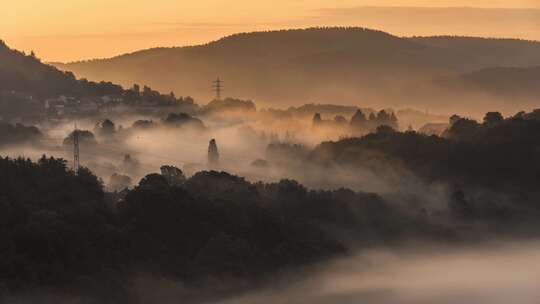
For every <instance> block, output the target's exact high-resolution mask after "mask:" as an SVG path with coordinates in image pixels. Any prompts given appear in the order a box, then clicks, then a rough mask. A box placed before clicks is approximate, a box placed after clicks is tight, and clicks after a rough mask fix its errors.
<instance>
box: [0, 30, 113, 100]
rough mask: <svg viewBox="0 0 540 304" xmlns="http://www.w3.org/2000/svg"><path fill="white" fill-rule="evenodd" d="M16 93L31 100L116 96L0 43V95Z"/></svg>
mask: <svg viewBox="0 0 540 304" xmlns="http://www.w3.org/2000/svg"><path fill="white" fill-rule="evenodd" d="M5 91H16V92H20V93H24V94H27V95H30V96H34V97H57V96H60V95H67V96H94V95H106V94H120V93H122V91H123V90H122V88H121V87H120V86H118V85H114V84H112V83H110V82H100V83H94V82H89V81H86V80H77V79H76V78H75V76H74V75H73V73H71V72H64V71H61V70H59V69H57V68H56V67H54V66H52V65H49V64H45V63H42V62H41V60H40V59H39V58H37V57H36V56H35V55H34V54H29V55H27V54H24V53H22V52H20V51H17V50H14V49H10V48H9V47H8V46H7V45H6V44H5V43H4V42H3V41H2V40H0V92H5Z"/></svg>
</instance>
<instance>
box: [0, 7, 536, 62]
mask: <svg viewBox="0 0 540 304" xmlns="http://www.w3.org/2000/svg"><path fill="white" fill-rule="evenodd" d="M4 2H5V3H2V10H0V38H1V39H4V40H6V41H7V43H8V44H9V45H10V46H12V47H14V48H18V49H21V50H25V51H30V50H34V51H35V52H36V53H37V55H38V56H39V57H41V58H42V59H44V60H46V61H71V60H80V59H88V58H96V57H110V56H114V55H118V54H121V53H125V52H130V51H134V50H138V49H143V48H149V47H155V46H180V45H187V44H197V43H202V42H207V41H209V40H213V39H216V38H219V37H221V36H223V35H227V34H231V33H235V32H242V31H254V30H266V29H281V28H298V27H308V26H319V25H321V26H329V25H348V26H349V25H354V26H366V27H373V28H378V29H382V30H386V31H390V32H392V33H395V34H397V35H432V34H459V35H477V36H478V35H489V36H497V37H519V38H526V39H535V40H540V0H469V1H465V0H429V1H427V0H296V1H292V0H273V1H253V0H236V1H230V0H229V1H226V0H197V1H185V0H152V1H148V0H24V1H4ZM364 6H383V7H395V6H414V7H445V8H446V7H464V6H467V7H482V8H496V9H495V10H472V11H471V10H469V11H466V13H465V14H464V13H463V12H462V11H456V10H444V11H440V10H439V11H403V10H396V9H392V8H388V9H386V10H382V11H381V10H377V11H374V10H366V9H360V8H361V7H364ZM497 8H498V9H500V8H512V10H498V9H497ZM523 8H536V10H523ZM464 15H465V16H466V18H465V19H463V18H462V17H463V16H464ZM476 20H478V21H476Z"/></svg>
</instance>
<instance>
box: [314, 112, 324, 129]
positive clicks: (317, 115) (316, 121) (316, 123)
mask: <svg viewBox="0 0 540 304" xmlns="http://www.w3.org/2000/svg"><path fill="white" fill-rule="evenodd" d="M312 121H313V126H320V125H321V124H322V118H321V114H320V113H315V115H313V120H312Z"/></svg>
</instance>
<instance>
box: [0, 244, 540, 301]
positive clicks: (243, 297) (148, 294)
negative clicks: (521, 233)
mask: <svg viewBox="0 0 540 304" xmlns="http://www.w3.org/2000/svg"><path fill="white" fill-rule="evenodd" d="M539 274H540V242H539V241H524V242H515V241H514V242H506V241H501V242H493V243H489V244H484V245H481V244H476V245H471V246H470V247H466V248H463V247H459V248H458V247H449V246H443V247H440V246H439V245H433V244H432V245H426V244H422V245H420V244H417V245H412V244H411V245H410V246H408V247H407V248H401V249H396V248H394V249H389V248H379V249H371V250H367V251H361V252H357V253H355V254H352V255H350V256H349V257H346V258H342V259H339V260H335V261H333V262H327V263H322V264H320V265H318V266H316V267H313V268H312V269H307V270H305V269H304V270H296V271H293V273H284V274H282V275H280V276H279V278H278V279H275V280H273V282H272V283H267V284H265V286H264V287H261V286H259V287H256V288H252V287H248V286H251V285H250V283H247V282H243V283H242V282H234V283H231V282H224V281H220V280H215V281H212V282H209V284H208V285H207V286H204V287H203V286H197V287H195V286H187V285H185V284H183V283H180V282H178V281H175V280H172V279H168V278H165V277H162V278H157V277H149V276H145V275H136V276H134V277H132V278H130V279H128V280H126V281H125V282H114V284H118V285H119V286H129V287H128V288H127V290H128V291H127V293H128V294H123V296H124V297H126V299H131V300H129V301H128V302H126V303H131V304H136V303H155V304H172V303H190V304H203V303H204V304H289V303H313V304H334V303H340V304H349V303H350V304H357V303H367V304H371V303H373V304H381V303H385V304H409V303H410V304H419V303H426V304H428V303H437V304H455V303H474V304H499V303H500V304H507V303H520V304H536V303H538V299H539V298H540V291H539V290H538V286H539V284H540V275H539ZM231 286H234V287H232V288H231ZM238 286H244V288H245V289H244V288H240V289H243V290H244V291H238ZM90 298H92V295H88V294H86V295H82V294H81V295H74V294H65V293H63V292H50V291H35V292H29V293H25V294H19V295H14V296H10V297H8V298H5V299H4V301H5V302H3V303H6V304H33V303H55V304H67V303H69V304H79V303H97V302H93V301H92V300H89V299H90ZM110 303H117V302H115V300H113V299H112V298H111V300H110ZM121 303H124V302H121Z"/></svg>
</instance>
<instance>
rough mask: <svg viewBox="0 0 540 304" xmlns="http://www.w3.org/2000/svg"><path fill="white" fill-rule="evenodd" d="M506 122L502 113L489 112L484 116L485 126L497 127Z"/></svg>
mask: <svg viewBox="0 0 540 304" xmlns="http://www.w3.org/2000/svg"><path fill="white" fill-rule="evenodd" d="M503 121H504V117H503V116H502V114H501V113H500V112H487V113H486V115H485V116H484V124H485V125H486V126H488V127H492V126H496V125H498V124H500V123H501V122H503Z"/></svg>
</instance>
